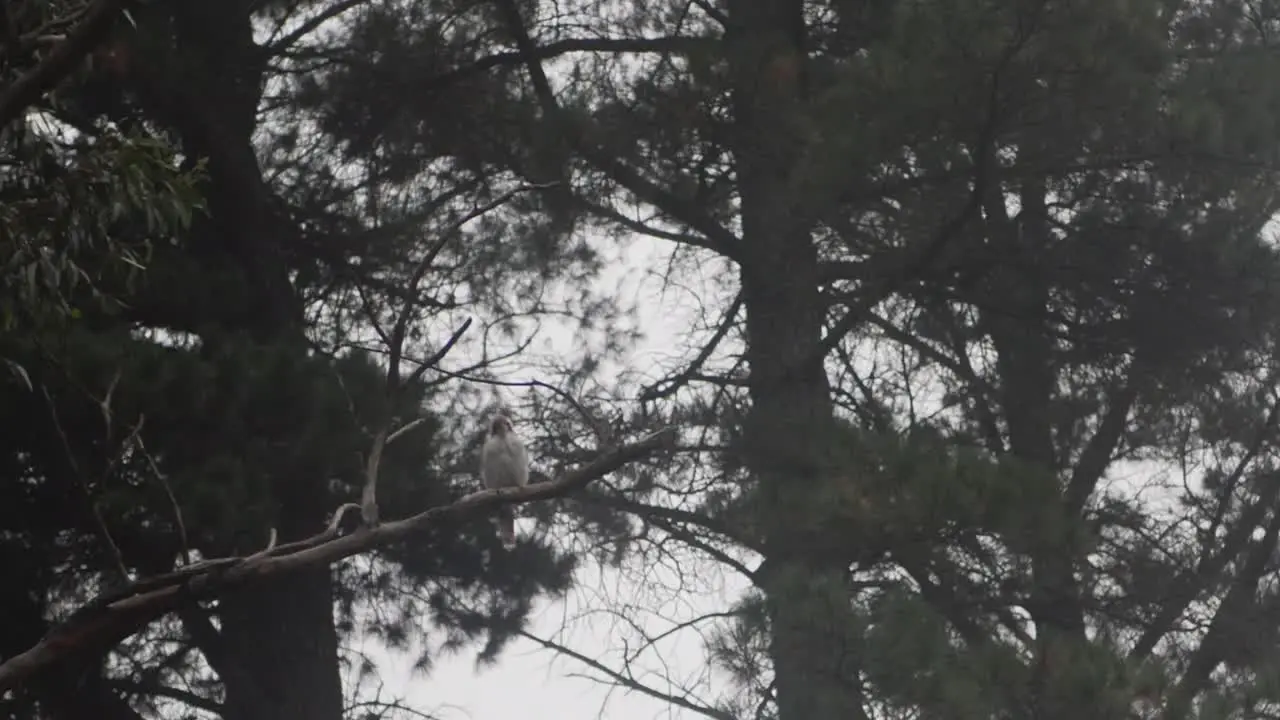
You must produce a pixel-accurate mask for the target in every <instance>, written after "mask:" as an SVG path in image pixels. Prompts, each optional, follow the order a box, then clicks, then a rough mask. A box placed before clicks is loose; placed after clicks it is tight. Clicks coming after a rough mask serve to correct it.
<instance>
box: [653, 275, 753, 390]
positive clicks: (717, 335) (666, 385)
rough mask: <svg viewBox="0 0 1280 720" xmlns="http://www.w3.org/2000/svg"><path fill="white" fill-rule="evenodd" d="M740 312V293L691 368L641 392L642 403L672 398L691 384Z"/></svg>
mask: <svg viewBox="0 0 1280 720" xmlns="http://www.w3.org/2000/svg"><path fill="white" fill-rule="evenodd" d="M740 310H742V293H738V296H737V297H735V298H734V299H733V302H732V303H731V304H730V305H729V309H728V310H725V312H724V317H723V319H721V320H720V325H719V326H718V327H717V328H716V331H715V332H714V333H713V334H712V335H711V339H709V340H707V342H706V344H705V345H703V346H702V349H701V350H699V351H698V356H697V357H695V358H694V359H693V362H691V363H689V367H687V368H685V369H684V370H683V371H682V372H681V373H680V374H678V375H676V376H675V377H673V378H668V379H666V380H659V381H658V382H655V383H654V384H652V385H650V386H649V387H647V388H644V389H643V390H641V391H640V402H651V401H653V400H660V399H662V398H665V397H670V396H672V395H674V394H675V393H676V392H677V391H679V390H680V388H682V387H684V386H685V385H688V384H689V382H690V381H691V380H693V379H694V376H696V375H697V374H698V372H699V371H701V370H702V366H703V364H705V363H706V362H707V360H708V359H710V358H711V355H712V354H713V353H715V351H716V348H717V347H719V346H720V343H721V342H722V341H723V340H724V338H725V336H726V335H728V334H729V330H731V329H732V328H733V323H734V321H735V320H737V318H738V312H739V311H740Z"/></svg>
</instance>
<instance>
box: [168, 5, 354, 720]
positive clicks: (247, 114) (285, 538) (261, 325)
mask: <svg viewBox="0 0 1280 720" xmlns="http://www.w3.org/2000/svg"><path fill="white" fill-rule="evenodd" d="M253 5H254V3H252V2H250V1H249V0H236V1H235V2H227V3H187V4H179V5H176V6H173V9H172V12H173V13H174V28H175V30H176V37H177V41H178V47H179V48H180V50H179V52H180V53H181V55H182V57H183V59H184V60H185V61H186V64H185V65H184V68H185V71H184V74H183V76H182V77H180V78H171V79H170V82H174V83H178V86H171V87H168V88H167V89H166V88H164V87H163V86H162V87H160V88H158V89H159V90H162V91H163V92H161V93H160V96H159V97H156V98H155V102H156V103H167V110H168V113H167V115H168V116H169V117H171V118H172V119H173V122H174V123H175V124H176V125H177V127H178V129H179V131H180V133H181V135H182V139H183V142H184V145H185V146H186V147H187V149H188V150H189V152H190V153H191V154H192V155H193V156H196V157H205V158H207V160H208V165H207V167H208V172H209V182H208V188H207V190H208V203H209V218H208V221H207V222H203V223H201V227H199V228H197V230H196V232H197V238H196V243H197V244H198V245H200V246H201V247H202V248H203V252H207V253H210V254H211V255H213V256H215V257H216V258H217V259H218V261H220V262H225V263H227V265H228V266H231V267H235V268H237V269H238V270H239V271H240V274H241V276H242V277H243V278H244V283H245V287H246V300H247V302H246V303H244V306H245V307H247V308H248V309H249V312H247V313H244V314H241V315H238V316H234V317H232V318H231V319H229V320H228V322H227V326H224V327H221V328H217V330H218V331H231V332H233V333H243V334H245V335H247V336H248V337H250V338H253V339H254V341H255V342H259V343H263V344H267V345H273V346H276V347H279V348H281V352H290V353H295V354H296V355H297V356H298V357H302V356H304V355H305V353H306V352H307V350H306V344H305V342H304V341H303V327H302V324H301V317H302V313H301V311H300V303H299V301H298V299H297V297H296V295H295V293H294V292H293V288H292V286H291V285H290V283H289V280H288V275H287V271H286V267H285V264H284V262H283V261H282V257H283V255H284V252H285V250H286V249H287V247H286V246H287V244H288V243H289V242H290V240H291V239H296V238H297V230H296V227H294V226H293V225H292V224H291V222H290V221H289V219H288V218H287V217H286V216H284V215H283V214H282V213H280V212H278V209H277V203H276V201H275V198H274V196H273V195H272V193H271V191H270V189H269V188H268V187H267V186H266V184H265V182H264V180H263V177H262V171H261V169H260V167H259V165H258V162H257V158H256V155H255V153H254V148H253V142H252V137H253V131H254V128H255V126H256V117H257V106H258V103H259V99H260V97H261V92H262V72H263V68H264V67H265V64H264V63H265V56H264V55H263V53H262V51H261V48H259V47H257V46H256V45H255V44H254V41H253V32H252V26H251V21H250V8H251V7H252V6H253ZM217 336H218V333H217V332H215V333H213V334H212V335H211V336H210V337H211V338H216V337H217ZM215 341H216V340H215ZM321 483H322V479H321V478H316V477H305V478H291V477H276V478H273V483H272V494H273V497H272V498H271V499H272V501H273V504H274V506H275V507H276V509H277V510H276V516H277V520H276V522H277V525H278V527H277V529H278V530H279V533H280V540H281V542H289V541H291V540H297V539H301V538H303V537H306V536H309V535H312V534H314V533H316V532H318V531H319V530H321V529H322V528H323V526H324V522H325V519H326V515H327V513H328V511H329V510H330V509H331V508H329V507H327V504H326V502H325V500H326V497H327V494H326V492H325V489H324V488H323V486H322V485H321ZM262 530H263V532H264V533H265V530H266V528H263V529H262ZM333 609H334V588H333V583H332V578H331V575H330V573H329V570H328V569H327V568H326V569H321V570H316V571H311V572H306V573H302V574H298V575H295V576H291V577H290V578H288V579H286V580H283V581H280V582H265V583H259V584H254V585H253V586H252V587H249V588H246V589H244V590H242V591H240V592H238V593H235V594H233V595H231V596H228V597H225V598H223V599H222V600H221V601H220V602H219V603H218V606H217V617H218V619H219V621H220V625H221V628H220V633H219V632H217V631H214V630H213V629H212V627H211V626H205V627H203V628H201V629H199V630H198V631H196V632H193V636H196V633H197V632H198V633H199V637H197V640H200V639H201V638H202V639H203V640H204V642H201V643H200V645H201V647H202V649H204V650H205V651H206V654H209V653H212V654H213V655H216V656H219V657H217V660H216V661H215V659H214V658H213V657H210V663H211V665H213V666H214V667H215V669H217V671H218V673H219V675H220V677H221V679H222V682H223V684H224V687H225V690H226V700H225V704H226V707H227V710H226V712H225V713H224V715H225V717H226V719H227V720H341V718H342V714H343V693H342V682H341V675H340V673H339V659H338V635H337V630H336V628H335V625H334V617H333ZM188 620H189V622H190V621H193V620H195V618H188ZM193 629H194V628H193Z"/></svg>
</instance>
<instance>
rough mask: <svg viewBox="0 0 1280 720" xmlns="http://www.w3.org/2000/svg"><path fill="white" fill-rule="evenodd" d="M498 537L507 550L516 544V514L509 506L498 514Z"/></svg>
mask: <svg viewBox="0 0 1280 720" xmlns="http://www.w3.org/2000/svg"><path fill="white" fill-rule="evenodd" d="M498 539H499V540H501V541H502V547H504V548H506V549H508V550H510V549H511V548H513V547H515V546H516V516H515V513H513V512H511V509H510V508H504V512H501V513H499V514H498Z"/></svg>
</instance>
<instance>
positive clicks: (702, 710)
mask: <svg viewBox="0 0 1280 720" xmlns="http://www.w3.org/2000/svg"><path fill="white" fill-rule="evenodd" d="M518 634H519V635H520V637H523V638H525V639H526V640H529V641H531V642H534V643H537V644H538V645H541V646H542V647H544V648H547V649H548V650H554V651H555V652H558V653H560V654H561V655H564V656H565V657H570V658H573V659H574V660H577V661H578V662H580V663H582V664H583V665H586V666H587V667H589V668H591V669H592V670H595V671H596V672H599V673H601V674H603V675H605V676H607V677H608V678H609V680H610V681H612V682H614V683H616V684H618V685H619V686H620V687H624V688H627V689H628V690H634V691H636V692H638V693H641V694H642V695H648V696H649V697H651V698H655V699H657V700H661V701H662V702H666V703H671V704H672V705H675V706H677V707H681V708H684V709H685V710H689V711H690V712H695V713H697V714H699V715H702V716H703V717H707V718H711V720H737V718H735V717H734V716H733V715H731V714H729V713H727V712H725V711H723V710H719V709H717V708H713V707H709V706H706V705H699V704H698V703H695V702H693V701H692V700H690V699H688V698H686V697H681V696H679V695H672V694H670V693H664V692H662V691H661V690H658V689H656V688H652V687H649V686H648V685H645V684H644V683H642V682H640V681H639V680H636V679H635V678H634V677H632V676H631V675H629V674H627V673H622V672H619V671H617V670H614V669H612V668H610V667H608V666H607V665H605V664H604V663H602V662H600V661H599V660H593V659H591V658H589V657H587V656H586V655H583V654H582V653H580V652H578V651H576V650H573V649H572V648H569V647H566V646H564V645H561V644H560V643H557V642H555V641H553V640H547V639H546V638H540V637H538V636H537V635H533V634H531V633H528V632H525V631H524V630H520V631H519V632H518Z"/></svg>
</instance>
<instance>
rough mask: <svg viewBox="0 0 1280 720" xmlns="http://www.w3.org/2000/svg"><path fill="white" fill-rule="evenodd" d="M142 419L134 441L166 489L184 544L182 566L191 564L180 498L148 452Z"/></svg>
mask: <svg viewBox="0 0 1280 720" xmlns="http://www.w3.org/2000/svg"><path fill="white" fill-rule="evenodd" d="M141 430H142V418H138V425H137V427H136V428H135V430H134V440H135V442H137V444H138V452H140V453H142V457H143V458H144V459H145V460H146V461H147V467H148V468H149V469H150V470H151V474H152V475H155V476H156V480H158V481H159V482H160V487H162V488H164V494H165V496H167V497H168V498H169V509H170V510H172V511H173V522H174V524H175V525H177V527H178V539H179V540H180V541H181V542H182V564H183V565H190V564H191V542H190V541H189V539H188V538H187V524H186V522H185V521H183V519H182V508H181V506H179V505H178V497H177V496H176V495H174V494H173V488H172V487H170V486H169V480H168V478H166V477H165V476H164V473H162V472H160V467H159V466H158V465H157V464H156V460H155V458H153V457H151V453H150V452H147V446H146V445H145V444H144V443H143V442H142V435H141V434H140V431H141Z"/></svg>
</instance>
